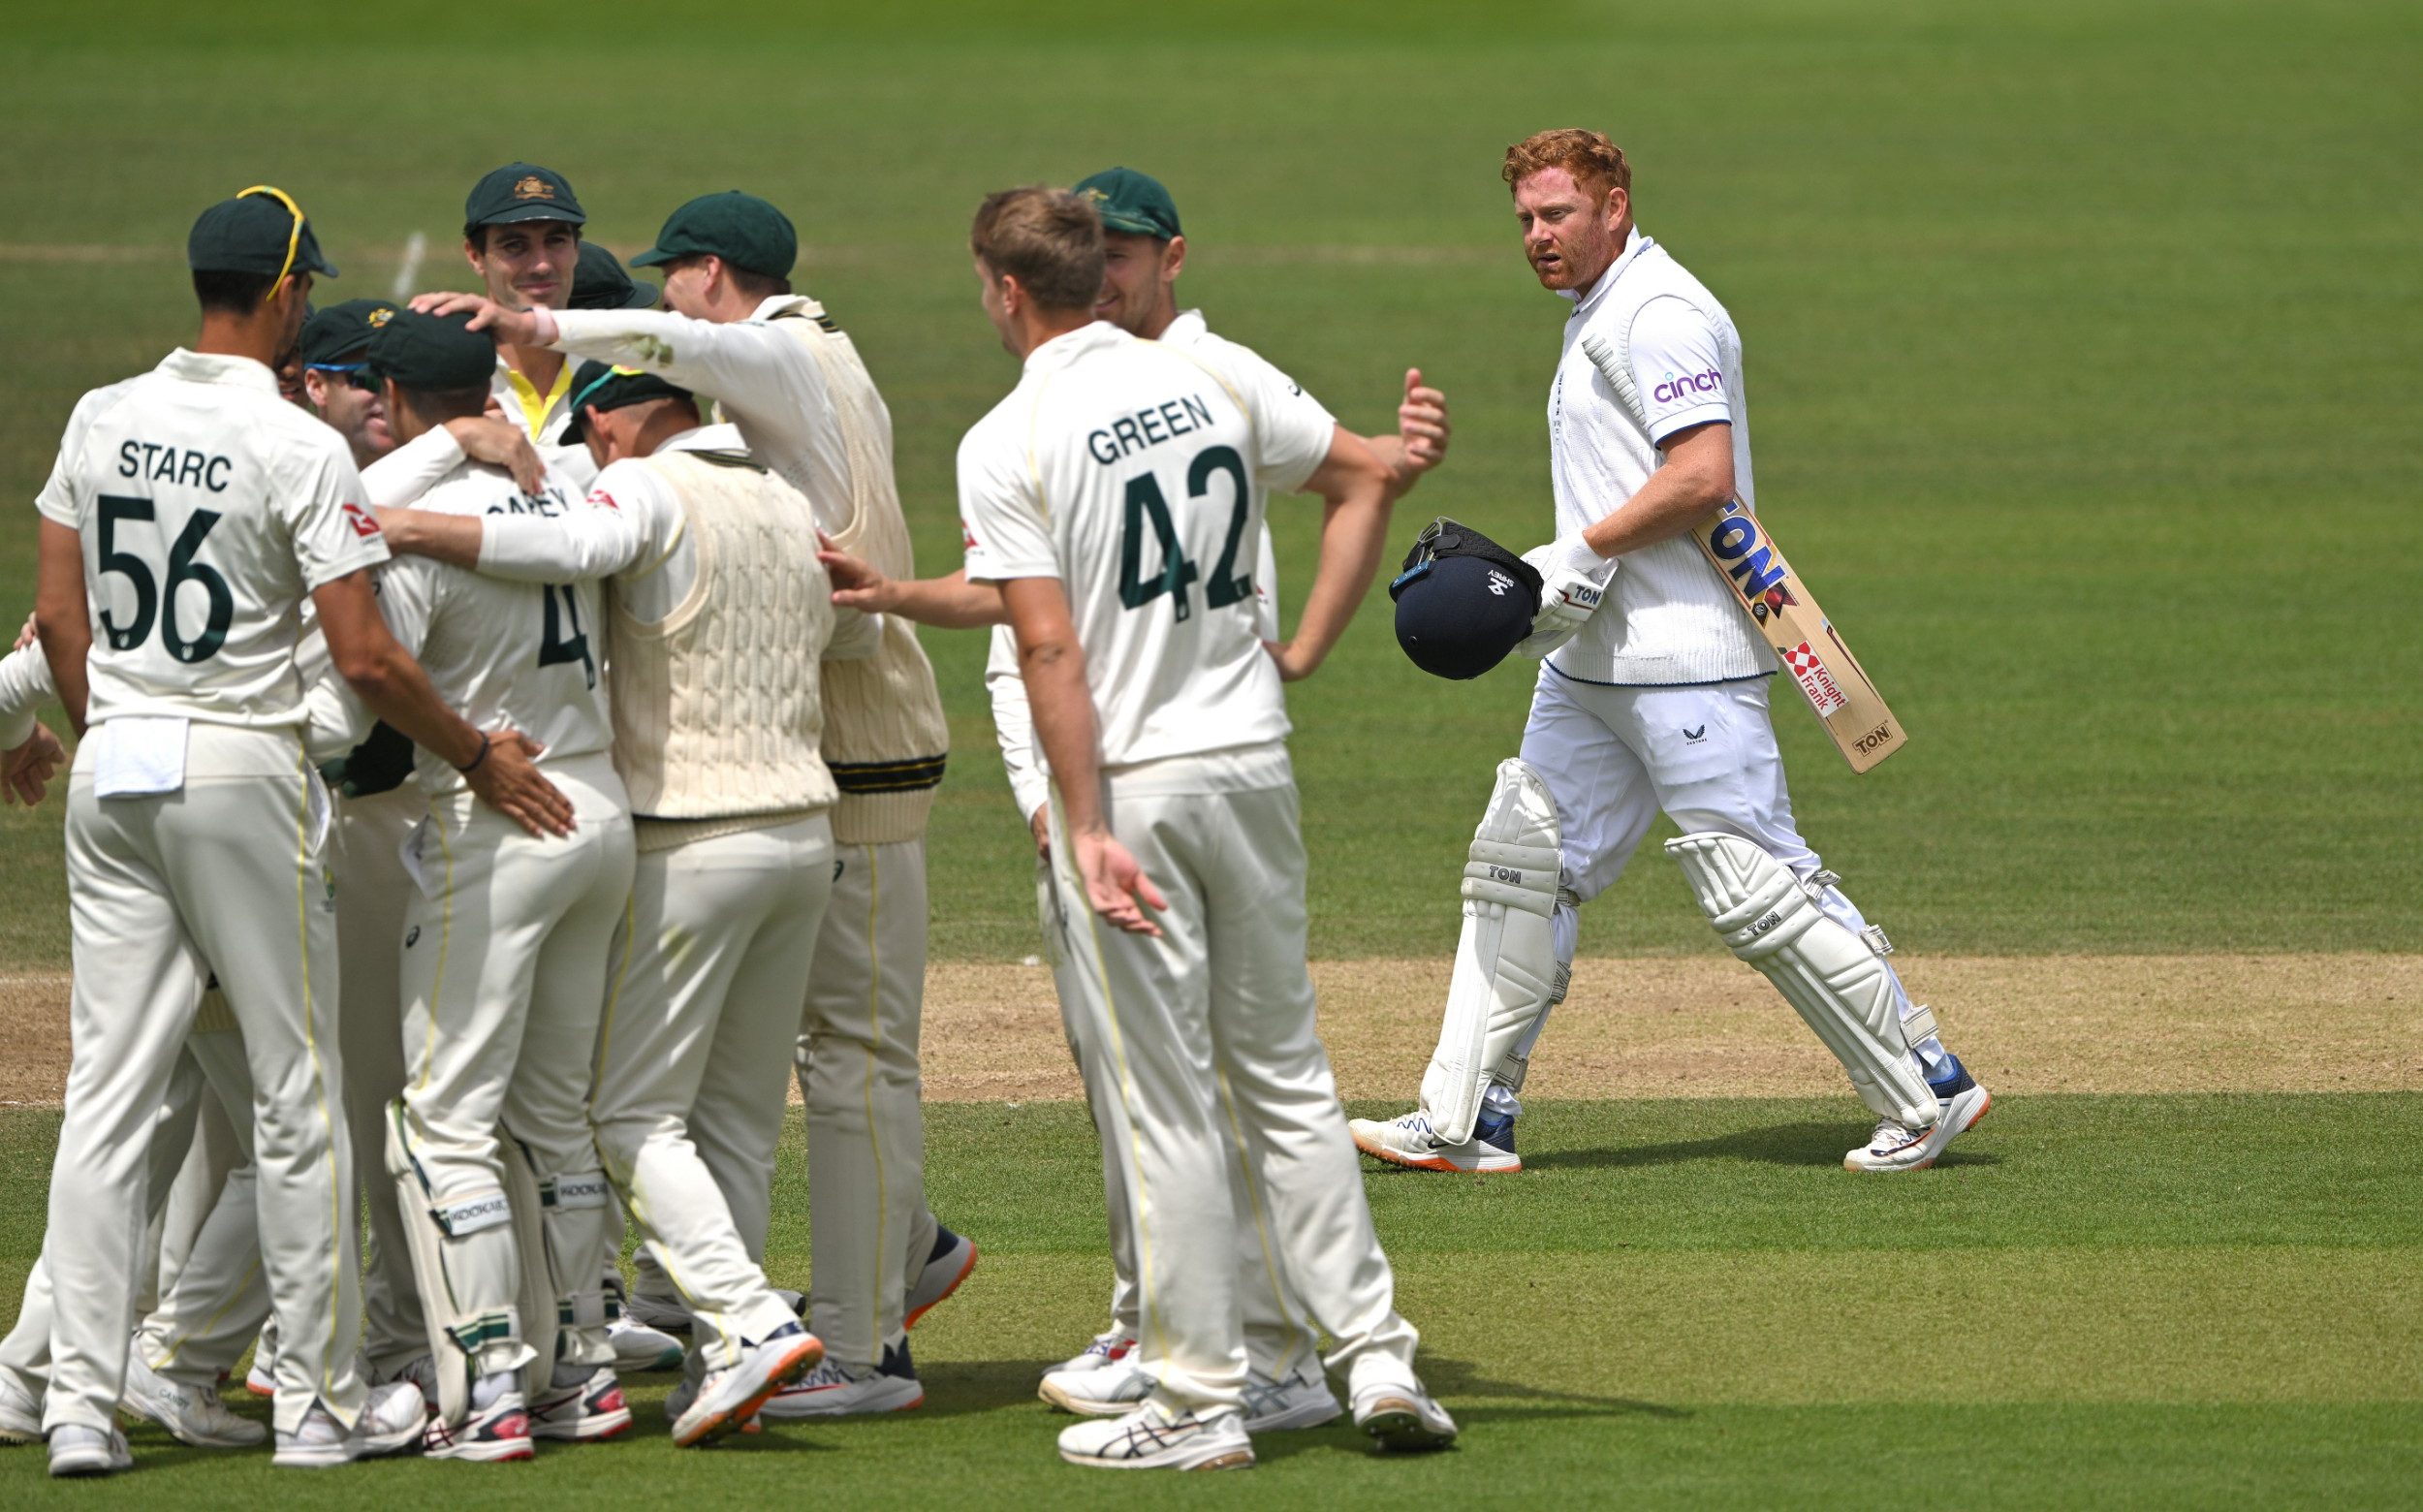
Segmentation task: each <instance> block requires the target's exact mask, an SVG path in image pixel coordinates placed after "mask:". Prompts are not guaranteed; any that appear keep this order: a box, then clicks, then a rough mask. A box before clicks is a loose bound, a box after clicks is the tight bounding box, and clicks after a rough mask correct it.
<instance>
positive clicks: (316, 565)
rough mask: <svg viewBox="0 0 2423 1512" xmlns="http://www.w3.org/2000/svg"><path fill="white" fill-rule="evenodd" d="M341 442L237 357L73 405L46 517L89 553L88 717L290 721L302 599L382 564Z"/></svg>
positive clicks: (299, 714)
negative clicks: (67, 530)
mask: <svg viewBox="0 0 2423 1512" xmlns="http://www.w3.org/2000/svg"><path fill="white" fill-rule="evenodd" d="M35 503H36V507H37V508H39V509H40V510H41V511H42V513H43V518H44V519H46V520H53V521H56V522H57V523H59V524H62V525H66V526H68V527H69V528H70V529H73V530H75V531H76V532H77V533H78V534H79V535H80V536H82V537H83V542H84V591H85V593H86V595H87V596H88V598H89V600H90V604H91V609H92V621H93V645H92V655H91V657H90V658H89V660H88V661H87V663H86V670H87V677H89V679H90V684H91V702H90V705H89V708H88V712H87V718H88V720H89V722H91V723H93V724H100V723H102V722H103V721H105V720H109V719H115V718H121V717H124V716H127V715H164V716H171V717H176V718H184V719H194V720H200V721H202V722H204V723H205V724H232V725H250V726H278V725H299V724H301V723H302V722H303V693H304V684H303V677H302V674H301V673H299V672H298V671H297V670H296V666H295V652H296V646H297V644H298V643H299V641H300V640H301V639H302V635H303V608H304V604H305V601H306V600H307V598H308V597H309V595H310V593H311V590H312V589H314V588H317V587H319V586H320V585H321V584H323V583H332V582H334V581H335V580H337V579H339V578H342V577H344V576H345V575H346V574H348V573H352V572H358V571H360V570H362V568H365V567H376V566H377V565H379V564H380V563H381V562H384V561H386V560H387V542H386V541H385V540H384V539H382V538H381V537H380V535H379V525H378V520H376V519H374V518H373V517H372V516H371V515H370V513H369V511H368V510H366V509H364V508H363V507H362V479H361V477H360V475H359V474H357V473H356V472H355V471H354V459H353V455H352V453H350V452H349V451H348V450H347V449H346V445H345V438H344V437H343V436H340V435H338V434H337V433H336V432H335V431H334V430H331V429H330V428H329V427H328V426H327V425H322V424H321V423H320V422H319V421H318V420H317V419H315V418H313V417H312V416H311V415H310V414H308V413H306V412H305V411H303V410H300V409H298V408H296V407H295V406H294V405H292V404H289V403H287V402H286V401H285V400H284V399H282V398H280V397H278V392H277V379H276V377H275V376H274V375H273V374H271V373H270V371H269V369H267V367H264V366H262V365H261V364H260V363H259V362H254V361H252V360H251V359H249V358H242V357H227V356H217V355H205V354H203V353H198V352H188V351H185V350H183V349H181V348H180V349H179V350H177V351H175V352H172V353H170V354H169V356H168V358H167V359H166V360H165V361H163V362H161V363H160V365H159V366H158V367H155V368H153V369H152V370H151V371H150V372H147V373H144V374H142V376H140V377H136V378H129V379H127V380H125V381H124V382H122V383H115V384H111V385H110V386H109V387H108V388H106V389H95V390H94V391H92V392H91V393H90V394H85V395H84V397H83V398H82V399H81V400H79V402H78V403H77V406H76V412H75V414H74V415H73V416H72V417H70V419H69V421H68V424H67V434H66V435H65V437H64V438H63V439H62V440H61V441H60V443H59V457H58V461H57V463H56V464H55V465H54V466H53V467H52V468H51V471H50V481H49V482H48V483H47V484H45V485H44V487H43V490H42V494H41V496H40V497H39V498H38V499H37V500H36V501H35Z"/></svg>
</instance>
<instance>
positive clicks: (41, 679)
mask: <svg viewBox="0 0 2423 1512" xmlns="http://www.w3.org/2000/svg"><path fill="white" fill-rule="evenodd" d="M56 696H57V689H56V687H55V686H54V685H53V682H52V679H51V676H50V663H49V662H48V661H47V659H46V658H45V657H44V656H43V652H42V646H41V643H39V642H37V643H36V644H34V645H32V646H26V647H24V648H23V649H22V650H16V651H11V652H10V653H9V654H8V655H7V656H5V657H0V750H15V749H16V748H17V747H18V746H20V745H22V744H24V743H25V742H26V740H28V739H30V738H31V737H32V735H33V733H34V710H35V709H40V708H41V707H42V706H43V705H44V704H45V703H47V701H49V700H50V699H51V698H54V697H56Z"/></svg>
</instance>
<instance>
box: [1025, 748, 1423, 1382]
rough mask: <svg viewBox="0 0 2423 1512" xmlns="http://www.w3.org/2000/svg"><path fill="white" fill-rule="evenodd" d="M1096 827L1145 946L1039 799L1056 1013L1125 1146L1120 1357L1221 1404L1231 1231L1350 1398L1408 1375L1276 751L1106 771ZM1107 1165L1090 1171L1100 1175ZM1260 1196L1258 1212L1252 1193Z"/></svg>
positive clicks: (1237, 1313) (1234, 1341)
mask: <svg viewBox="0 0 2423 1512" xmlns="http://www.w3.org/2000/svg"><path fill="white" fill-rule="evenodd" d="M1104 788H1105V804H1106V812H1107V814H1108V816H1109V820H1110V825H1111V829H1112V832H1113V833H1114V834H1115V835H1117V836H1118V838H1119V840H1120V841H1121V843H1123V844H1124V845H1126V846H1127V848H1128V849H1129V850H1130V851H1131V852H1133V853H1134V855H1135V856H1136V859H1137V860H1138V861H1139V862H1140V863H1141V864H1142V865H1143V867H1144V870H1145V873H1146V875H1148V876H1149V877H1150V878H1152V880H1153V882H1154V883H1155V884H1157V885H1158V886H1159V888H1160V890H1161V892H1162V894H1163V896H1164V897H1166V898H1168V900H1169V907H1168V908H1167V909H1166V910H1164V911H1162V912H1160V913H1157V914H1154V915H1153V916H1152V917H1153V919H1154V922H1155V923H1157V924H1158V925H1159V926H1160V928H1161V930H1162V935H1161V937H1160V938H1157V939H1155V938H1148V937H1145V936H1142V935H1133V934H1125V933H1121V932H1119V931H1117V930H1115V929H1111V928H1110V927H1108V926H1107V925H1104V924H1102V923H1101V922H1100V921H1099V920H1098V919H1097V918H1096V917H1095V915H1094V913H1093V911H1092V909H1091V908H1090V906H1088V904H1087V903H1086V895H1085V889H1084V885H1083V883H1082V882H1081V881H1080V880H1079V879H1078V877H1077V875H1076V873H1075V871H1074V869H1073V867H1072V864H1071V862H1070V860H1069V849H1068V845H1067V843H1066V838H1065V836H1064V835H1062V834H1060V833H1058V829H1057V826H1058V820H1059V814H1060V808H1061V805H1059V804H1057V803H1055V804H1054V806H1053V815H1054V835H1053V845H1052V853H1053V868H1054V879H1055V882H1056V884H1057V893H1058V898H1059V911H1060V918H1059V920H1058V921H1057V925H1058V932H1059V934H1060V936H1061V940H1060V945H1061V951H1062V953H1063V954H1064V955H1065V956H1066V958H1067V962H1068V964H1067V969H1066V970H1065V971H1064V972H1063V973H1061V980H1062V981H1063V982H1064V983H1065V985H1066V986H1067V987H1068V988H1071V989H1073V990H1074V996H1075V999H1076V1000H1075V1001H1074V1002H1065V1001H1064V1003H1063V1008H1062V1011H1063V1012H1064V1013H1066V1014H1067V1016H1068V1018H1069V1021H1070V1023H1071V1024H1072V1025H1073V1026H1077V1025H1082V1029H1081V1030H1076V1031H1073V1032H1072V1035H1071V1037H1072V1039H1073V1040H1075V1041H1077V1042H1078V1044H1079V1045H1080V1046H1081V1047H1084V1048H1086V1049H1089V1050H1092V1051H1093V1052H1094V1053H1093V1054H1091V1055H1086V1054H1083V1053H1082V1052H1081V1057H1080V1058H1081V1063H1082V1062H1083V1061H1086V1060H1087V1059H1090V1060H1092V1061H1094V1062H1095V1063H1096V1067H1097V1068H1096V1069H1093V1070H1089V1072H1088V1081H1089V1084H1092V1085H1091V1086H1089V1090H1095V1088H1096V1087H1098V1088H1099V1090H1096V1091H1095V1095H1094V1096H1093V1097H1092V1099H1091V1100H1092V1103H1093V1113H1094V1126H1095V1128H1096V1130H1097V1132H1098V1133H1099V1134H1100V1135H1101V1138H1102V1143H1103V1146H1104V1148H1105V1149H1106V1150H1120V1151H1124V1153H1125V1155H1126V1158H1127V1166H1126V1169H1125V1170H1124V1171H1123V1172H1121V1173H1120V1179H1121V1181H1123V1183H1124V1185H1125V1186H1126V1189H1127V1190H1126V1205H1127V1213H1128V1223H1129V1227H1130V1231H1131V1243H1132V1245H1133V1248H1134V1254H1135V1263H1136V1283H1137V1292H1138V1296H1137V1323H1138V1328H1137V1339H1138V1356H1139V1363H1140V1364H1141V1365H1142V1367H1143V1368H1144V1369H1145V1370H1147V1371H1149V1372H1150V1373H1151V1374H1152V1376H1153V1377H1154V1379H1155V1380H1156V1382H1157V1383H1158V1385H1157V1392H1158V1395H1159V1396H1160V1398H1161V1399H1162V1400H1163V1402H1165V1404H1167V1405H1168V1406H1170V1407H1172V1408H1173V1409H1176V1410H1181V1411H1182V1410H1188V1409H1191V1410H1196V1411H1214V1410H1225V1409H1233V1408H1235V1407H1237V1406H1238V1405H1239V1402H1240V1400H1241V1393H1242V1391H1243V1386H1244V1381H1245V1371H1246V1368H1247V1359H1246V1350H1245V1341H1244V1334H1243V1303H1242V1300H1241V1297H1240V1291H1241V1285H1242V1283H1243V1278H1242V1277H1241V1276H1240V1271H1241V1266H1240V1264H1239V1259H1238V1255H1239V1248H1240V1231H1241V1230H1243V1231H1249V1232H1250V1233H1251V1234H1252V1236H1253V1239H1252V1244H1251V1246H1250V1248H1249V1250H1248V1253H1251V1254H1254V1255H1255V1256H1256V1258H1257V1259H1258V1261H1259V1264H1258V1266H1257V1267H1256V1269H1257V1270H1258V1271H1259V1272H1260V1273H1262V1276H1264V1277H1265V1278H1264V1279H1262V1280H1260V1281H1259V1282H1258V1283H1257V1284H1263V1285H1268V1286H1269V1287H1271V1289H1272V1290H1273V1291H1274V1292H1275V1293H1277V1294H1279V1295H1280V1296H1284V1295H1286V1293H1287V1291H1288V1290H1289V1286H1288V1283H1290V1282H1292V1283H1293V1291H1294V1294H1295V1295H1296V1296H1297V1297H1298V1298H1300V1299H1301V1300H1302V1302H1303V1304H1304V1305H1305V1307H1306V1311H1307V1312H1308V1313H1309V1314H1310V1323H1311V1325H1312V1326H1314V1327H1317V1328H1319V1329H1321V1330H1323V1331H1325V1332H1327V1333H1328V1334H1329V1335H1331V1336H1332V1337H1333V1338H1334V1339H1336V1340H1337V1348H1336V1350H1335V1352H1334V1353H1333V1354H1332V1356H1331V1358H1330V1364H1331V1365H1332V1366H1334V1367H1335V1368H1337V1370H1342V1371H1344V1372H1345V1373H1346V1375H1347V1376H1348V1378H1349V1380H1350V1382H1352V1383H1353V1385H1354V1386H1355V1387H1356V1388H1360V1387H1362V1386H1365V1385H1369V1384H1372V1383H1376V1382H1381V1381H1389V1382H1400V1383H1409V1382H1411V1381H1412V1380H1413V1379H1414V1374H1413V1353H1414V1346H1415V1343H1416V1341H1417V1337H1418V1336H1417V1335H1416V1334H1415V1332H1414V1329H1413V1327H1412V1325H1411V1324H1409V1323H1407V1322H1406V1321H1405V1320H1404V1319H1403V1318H1402V1317H1400V1316H1399V1315H1398V1313H1397V1311H1396V1307H1395V1299H1394V1293H1395V1280H1394V1277H1393V1276H1391V1274H1390V1271H1389V1265H1388V1259H1387V1256H1385V1255H1384V1254H1382V1253H1381V1251H1380V1245H1379V1240H1378V1237H1377V1236H1376V1235H1375V1234H1374V1233H1373V1231H1372V1227H1371V1212H1370V1208H1369V1204H1368V1203H1367V1201H1366V1200H1365V1197H1364V1191H1363V1176H1362V1172H1361V1170H1360V1169H1359V1168H1358V1166H1357V1163H1356V1156H1355V1150H1354V1144H1353V1142H1352V1140H1351V1139H1350V1138H1349V1136H1348V1135H1347V1132H1346V1115H1345V1111H1344V1109H1343V1108H1341V1107H1340V1106H1339V1104H1338V1101H1337V1083H1336V1081H1335V1079H1334V1078H1333V1077H1332V1076H1331V1074H1330V1065H1329V1055H1328V1053H1327V1052H1326V1051H1324V1050H1323V1049H1322V1047H1321V1041H1320V1037H1319V1035H1318V1033H1317V1032H1316V1030H1315V1027H1314V1023H1313V997H1312V979H1311V976H1310V974H1309V972H1308V971H1307V970H1306V955H1305V926H1306V921H1305V852H1304V842H1303V839H1302V837H1301V835H1300V833H1299V829H1298V816H1297V800H1296V790H1295V786H1294V783H1293V779H1292V776H1291V774H1290V772H1289V768H1288V764H1287V758H1286V753H1285V749H1284V747H1281V746H1276V745H1272V746H1264V747H1256V748H1253V749H1251V750H1247V751H1241V752H1223V753H1214V754H1212V755H1210V756H1204V757H1189V758H1181V759H1178V760H1173V761H1165V762H1153V763H1149V764H1143V765H1139V766H1136V767H1131V768H1127V769H1124V770H1122V771H1119V772H1114V773H1111V774H1110V775H1109V776H1108V777H1107V779H1106V781H1105V783H1104ZM1116 1158H1117V1157H1115V1156H1106V1157H1105V1163H1106V1165H1108V1164H1110V1163H1112V1161H1113V1160H1114V1159H1116ZM1257 1198H1258V1199H1259V1200H1258V1201H1257V1200H1256V1199H1257Z"/></svg>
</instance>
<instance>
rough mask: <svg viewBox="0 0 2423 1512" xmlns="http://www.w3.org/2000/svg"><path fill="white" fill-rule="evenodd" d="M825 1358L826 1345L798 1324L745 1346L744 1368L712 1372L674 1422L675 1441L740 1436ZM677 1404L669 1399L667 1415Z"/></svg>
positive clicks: (741, 1365)
mask: <svg viewBox="0 0 2423 1512" xmlns="http://www.w3.org/2000/svg"><path fill="white" fill-rule="evenodd" d="M824 1357H825V1346H824V1344H823V1343H822V1342H820V1341H819V1340H818V1339H817V1338H816V1336H815V1335H813V1334H811V1333H809V1332H808V1331H807V1330H806V1329H804V1328H802V1327H801V1326H800V1325H799V1324H797V1323H786V1324H784V1325H783V1326H782V1327H781V1328H778V1329H776V1330H775V1331H774V1333H773V1336H772V1337H771V1338H770V1339H766V1340H765V1341H764V1342H762V1343H756V1344H747V1345H744V1346H743V1347H742V1353H741V1355H740V1363H739V1365H736V1366H733V1367H732V1368H731V1369H729V1370H709V1371H708V1372H707V1378H706V1379H705V1380H702V1381H700V1382H699V1384H698V1389H697V1391H696V1392H695V1393H693V1394H691V1395H690V1396H689V1398H688V1404H687V1405H686V1406H685V1407H684V1408H683V1409H682V1410H681V1412H680V1413H679V1414H678V1415H677V1416H676V1417H675V1419H674V1424H673V1441H674V1442H675V1443H677V1444H679V1445H680V1446H681V1447H683V1448H685V1449H687V1448H689V1447H690V1446H691V1445H693V1444H706V1443H713V1442H714V1441H715V1440H716V1439H718V1438H721V1437H723V1436H724V1435H725V1434H726V1433H733V1432H736V1431H737V1430H739V1427H740V1426H741V1425H742V1424H743V1423H745V1422H747V1421H748V1420H749V1419H750V1418H752V1417H755V1416H756V1415H757V1411H758V1409H759V1408H760V1407H762V1406H764V1405H765V1404H766V1399H767V1398H769V1397H771V1396H772V1395H773V1394H774V1393H775V1392H777V1391H780V1390H781V1389H782V1388H783V1387H785V1386H788V1385H790V1384H791V1383H792V1382H793V1381H796V1380H798V1379H799V1378H800V1377H801V1376H802V1375H804V1374H806V1373H807V1372H808V1371H809V1370H813V1369H815V1367H816V1362H817V1361H819V1360H822V1359H823V1358H824ZM673 1404H674V1403H673V1401H672V1399H670V1398H669V1399H667V1401H666V1402H665V1405H666V1407H667V1409H668V1410H670V1409H671V1408H672V1406H673Z"/></svg>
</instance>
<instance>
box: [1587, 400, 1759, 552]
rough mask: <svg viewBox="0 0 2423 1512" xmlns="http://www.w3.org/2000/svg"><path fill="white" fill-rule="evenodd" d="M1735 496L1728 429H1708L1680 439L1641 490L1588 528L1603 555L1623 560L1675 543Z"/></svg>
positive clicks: (1593, 544)
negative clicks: (1664, 543)
mask: <svg viewBox="0 0 2423 1512" xmlns="http://www.w3.org/2000/svg"><path fill="white" fill-rule="evenodd" d="M1731 497H1733V440H1732V427H1731V426H1729V425H1705V426H1702V427H1700V428H1699V429H1697V430H1694V431H1691V432H1689V433H1688V434H1686V435H1684V436H1683V437H1681V438H1679V439H1678V440H1676V441H1675V442H1674V443H1673V444H1672V445H1671V446H1670V447H1669V448H1668V450H1667V453H1666V460H1665V463H1664V465H1663V466H1660V467H1659V468H1658V469H1657V470H1656V471H1655V472H1653V473H1651V474H1650V475H1649V482H1647V483H1645V484H1643V485H1641V490H1640V491H1639V492H1638V493H1635V494H1633V495H1632V496H1631V497H1630V498H1628V499H1626V500H1624V501H1623V502H1622V503H1621V504H1620V505H1618V506H1617V507H1616V508H1615V509H1614V510H1612V511H1610V512H1609V513H1608V514H1607V515H1605V516H1604V517H1602V518H1601V519H1599V520H1597V521H1596V522H1595V523H1593V524H1591V525H1589V527H1588V528H1586V529H1585V530H1583V532H1582V539H1583V540H1584V541H1586V542H1588V543H1589V548H1590V550H1591V551H1596V552H1597V553H1598V554H1599V555H1601V556H1621V555H1622V554H1623V553H1624V552H1626V551H1639V550H1640V549H1641V548H1642V547H1645V546H1654V545H1656V544H1657V543H1658V542H1660V541H1667V540H1672V539H1673V538H1674V537H1676V536H1679V535H1682V534H1684V532H1685V531H1687V530H1689V529H1690V528H1691V526H1692V525H1694V524H1696V523H1697V522H1698V521H1699V520H1700V518H1701V517H1702V516H1704V515H1706V514H1707V513H1708V512H1709V511H1710V510H1713V509H1715V508H1716V507H1717V506H1719V505H1721V504H1722V503H1724V501H1725V500H1727V499H1729V498H1731Z"/></svg>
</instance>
